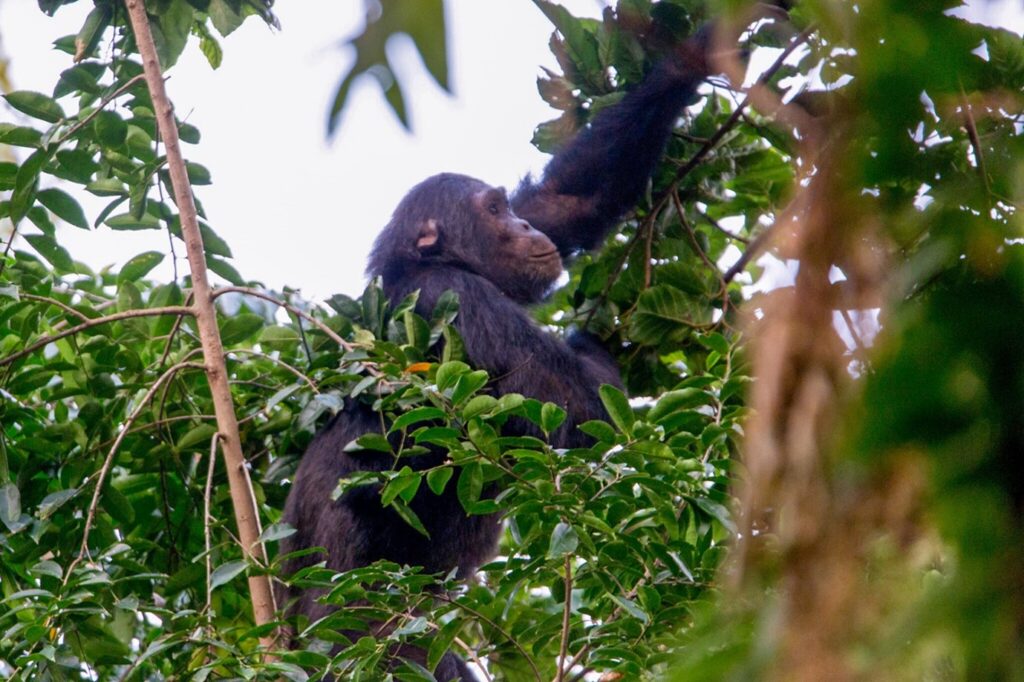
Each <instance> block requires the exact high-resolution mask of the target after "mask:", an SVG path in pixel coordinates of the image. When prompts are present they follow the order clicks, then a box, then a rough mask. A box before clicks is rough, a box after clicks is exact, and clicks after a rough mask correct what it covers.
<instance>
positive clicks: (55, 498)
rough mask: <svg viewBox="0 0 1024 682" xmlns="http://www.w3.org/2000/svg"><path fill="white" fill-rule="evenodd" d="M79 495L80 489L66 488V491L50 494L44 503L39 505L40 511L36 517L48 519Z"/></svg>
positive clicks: (44, 499)
mask: <svg viewBox="0 0 1024 682" xmlns="http://www.w3.org/2000/svg"><path fill="white" fill-rule="evenodd" d="M77 494H78V488H65V489H64V490H58V491H57V492H54V493H50V494H49V495H47V496H46V497H44V498H43V501H42V502H40V503H39V509H38V510H37V511H36V516H38V517H39V518H40V519H45V518H48V517H49V516H50V515H51V514H53V513H54V512H55V511H57V510H58V509H60V507H61V506H63V505H64V503H65V502H67V501H68V500H70V499H71V498H73V497H74V496H75V495H77Z"/></svg>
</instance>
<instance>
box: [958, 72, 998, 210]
mask: <svg viewBox="0 0 1024 682" xmlns="http://www.w3.org/2000/svg"><path fill="white" fill-rule="evenodd" d="M960 107H961V109H963V112H964V128H966V129H967V137H968V138H970V140H971V149H973V150H974V160H975V162H976V163H977V164H978V175H979V176H980V177H981V184H982V186H984V188H985V195H986V196H990V195H991V194H992V189H991V188H990V187H989V183H988V172H987V171H986V170H985V155H984V154H982V152H981V138H980V137H978V126H977V124H976V123H975V122H974V111H973V110H972V109H971V103H970V101H969V100H968V99H967V95H966V94H965V93H964V91H963V87H961V88H960Z"/></svg>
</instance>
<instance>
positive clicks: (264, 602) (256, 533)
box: [126, 0, 277, 650]
mask: <svg viewBox="0 0 1024 682" xmlns="http://www.w3.org/2000/svg"><path fill="white" fill-rule="evenodd" d="M126 5H127V7H128V17H129V20H130V21H131V25H132V32H133V33H134V34H135V42H136V44H137V45H138V48H139V54H140V55H141V56H142V67H143V70H144V73H145V76H146V85H147V87H148V89H149V94H150V98H151V99H152V100H153V110H154V112H155V114H156V123H157V129H158V131H159V133H160V137H161V138H162V139H163V142H164V148H165V150H166V152H167V170H168V173H169V175H170V178H171V187H172V188H173V189H174V203H175V204H176V205H177V207H178V215H179V218H180V221H181V234H182V237H183V238H184V241H185V248H186V251H187V255H188V263H189V269H190V270H191V272H192V291H193V293H194V294H195V304H194V306H193V309H194V310H195V316H196V326H197V327H198V329H199V340H200V343H201V345H202V348H203V357H204V359H205V365H206V377H207V381H208V382H209V384H210V393H211V395H212V397H213V405H214V413H215V414H216V415H217V431H218V432H219V433H220V434H221V452H222V454H223V457H224V464H225V468H226V469H227V475H228V486H229V488H230V491H231V504H232V507H233V508H234V512H235V521H236V523H237V524H238V537H239V540H240V544H241V546H242V554H243V556H245V558H246V559H247V560H248V561H251V562H252V563H254V564H257V565H266V563H267V558H266V551H265V549H264V547H263V544H262V543H261V542H260V520H259V514H258V511H257V507H256V499H255V495H254V493H253V489H252V482H251V481H250V480H249V472H248V469H247V468H246V465H245V457H244V456H243V455H242V445H241V440H240V437H239V434H238V420H237V418H236V417H235V406H234V402H233V401H232V399H231V387H230V386H229V385H228V376H227V367H226V366H225V362H224V346H223V344H222V342H221V339H220V331H219V330H218V328H217V309H216V308H215V307H214V305H213V296H212V290H211V287H210V281H209V277H208V275H207V270H206V254H205V251H204V249H203V237H202V234H201V233H200V232H199V223H198V220H197V217H196V205H195V200H194V198H193V196H192V185H191V183H190V182H189V179H188V173H187V172H186V170H185V159H184V157H183V156H182V154H181V145H180V142H179V140H178V126H177V124H176V123H175V120H174V111H173V109H172V107H171V102H170V100H169V99H168V98H167V92H166V90H165V89H164V79H163V73H162V71H161V68H160V61H159V59H158V58H157V53H156V46H155V44H154V43H153V35H152V33H151V32H150V30H149V19H148V17H147V16H146V7H145V4H144V2H143V0H127V2H126ZM249 595H250V598H251V600H252V610H253V620H254V621H255V623H256V625H257V626H259V625H266V624H268V623H271V622H273V621H274V619H275V611H276V606H275V604H274V594H273V592H272V591H271V588H270V579H269V578H268V577H267V576H265V575H250V576H249ZM276 639H277V638H276V636H275V635H274V634H273V633H271V634H267V635H264V636H263V637H261V638H260V644H261V645H262V646H263V647H264V649H265V650H269V649H270V648H272V647H273V646H274V643H275V641H276Z"/></svg>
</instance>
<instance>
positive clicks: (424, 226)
mask: <svg viewBox="0 0 1024 682" xmlns="http://www.w3.org/2000/svg"><path fill="white" fill-rule="evenodd" d="M440 227H441V226H440V224H439V223H438V222H437V221H436V220H434V219H433V218H431V219H430V220H425V221H423V222H422V223H420V232H419V236H418V237H417V238H416V248H417V249H419V252H420V253H421V254H427V253H431V252H433V251H436V250H437V249H439V248H440V246H441V244H440V242H441V230H440Z"/></svg>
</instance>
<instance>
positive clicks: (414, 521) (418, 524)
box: [391, 500, 430, 538]
mask: <svg viewBox="0 0 1024 682" xmlns="http://www.w3.org/2000/svg"><path fill="white" fill-rule="evenodd" d="M391 508H392V509H394V510H395V512H396V513H397V514H398V515H399V516H400V517H402V520H403V521H405V522H406V523H407V524H409V526H411V527H412V529H413V530H415V531H416V532H418V533H419V534H420V535H422V536H424V537H426V538H429V537H430V533H428V532H427V529H426V528H425V527H424V526H423V522H422V521H420V517H419V516H417V515H416V512H414V511H413V510H412V509H410V508H409V506H408V505H407V504H406V503H405V502H403V501H402V500H395V501H394V502H392V503H391Z"/></svg>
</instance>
